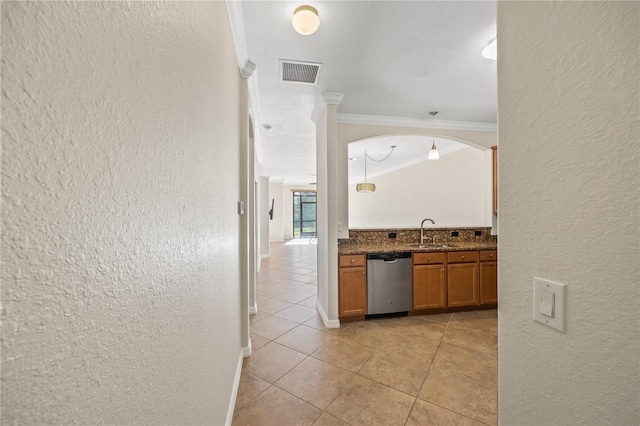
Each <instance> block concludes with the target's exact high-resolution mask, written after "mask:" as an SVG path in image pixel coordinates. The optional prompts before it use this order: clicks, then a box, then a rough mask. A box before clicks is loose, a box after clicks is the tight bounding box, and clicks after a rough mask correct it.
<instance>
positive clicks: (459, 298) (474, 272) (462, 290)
mask: <svg viewBox="0 0 640 426" xmlns="http://www.w3.org/2000/svg"><path fill="white" fill-rule="evenodd" d="M447 284H448V285H447V290H448V294H447V306H449V307H456V306H473V305H477V304H478V266H477V263H453V264H449V276H448V281H447Z"/></svg>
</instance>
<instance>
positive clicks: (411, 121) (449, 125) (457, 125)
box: [338, 113, 498, 132]
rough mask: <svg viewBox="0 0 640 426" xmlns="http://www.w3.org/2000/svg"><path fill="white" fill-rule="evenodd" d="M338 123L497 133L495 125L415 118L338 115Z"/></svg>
mask: <svg viewBox="0 0 640 426" xmlns="http://www.w3.org/2000/svg"><path fill="white" fill-rule="evenodd" d="M338 123H351V124H372V125H378V126H398V127H417V128H420V129H431V128H435V129H450V130H475V131H480V132H496V131H497V130H498V126H497V125H496V124H495V123H476V122H472V121H447V120H435V121H434V120H430V119H428V118H425V119H424V120H418V119H415V118H403V117H385V116H379V115H362V114H341V113H339V114H338Z"/></svg>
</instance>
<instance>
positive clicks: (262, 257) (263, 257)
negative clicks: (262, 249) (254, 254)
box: [260, 253, 271, 259]
mask: <svg viewBox="0 0 640 426" xmlns="http://www.w3.org/2000/svg"><path fill="white" fill-rule="evenodd" d="M270 257H271V253H267V254H263V255H261V256H260V259H268V258H270Z"/></svg>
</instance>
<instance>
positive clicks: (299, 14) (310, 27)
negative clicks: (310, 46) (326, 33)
mask: <svg viewBox="0 0 640 426" xmlns="http://www.w3.org/2000/svg"><path fill="white" fill-rule="evenodd" d="M291 25H293V28H294V29H295V30H296V31H297V32H298V33H299V34H302V35H311V34H313V33H315V32H316V31H317V29H318V27H319V26H320V18H319V17H318V11H317V10H316V9H315V8H314V7H311V6H306V5H305V6H299V7H298V8H296V10H295V12H293V18H292V19H291Z"/></svg>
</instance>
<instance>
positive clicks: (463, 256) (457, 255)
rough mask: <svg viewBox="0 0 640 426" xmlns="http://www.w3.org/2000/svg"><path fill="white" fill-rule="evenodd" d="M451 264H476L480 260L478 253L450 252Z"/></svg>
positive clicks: (449, 259)
mask: <svg viewBox="0 0 640 426" xmlns="http://www.w3.org/2000/svg"><path fill="white" fill-rule="evenodd" d="M447 259H448V261H449V263H462V262H475V261H476V260H478V252H477V251H450V252H449V254H448V258H447Z"/></svg>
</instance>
